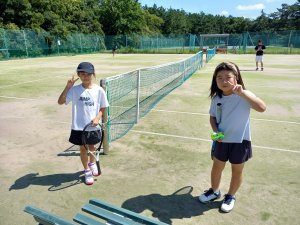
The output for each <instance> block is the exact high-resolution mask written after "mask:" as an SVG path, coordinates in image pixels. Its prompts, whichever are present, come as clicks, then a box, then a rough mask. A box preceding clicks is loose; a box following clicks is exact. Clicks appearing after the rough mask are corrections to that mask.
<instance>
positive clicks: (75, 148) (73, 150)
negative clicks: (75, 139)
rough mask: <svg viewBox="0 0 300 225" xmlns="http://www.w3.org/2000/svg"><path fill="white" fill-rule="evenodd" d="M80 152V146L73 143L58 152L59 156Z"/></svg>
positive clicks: (77, 154)
mask: <svg viewBox="0 0 300 225" xmlns="http://www.w3.org/2000/svg"><path fill="white" fill-rule="evenodd" d="M79 155H80V152H79V149H78V146H76V145H72V146H70V147H69V148H67V149H66V150H64V151H63V152H60V153H58V154H57V156H79Z"/></svg>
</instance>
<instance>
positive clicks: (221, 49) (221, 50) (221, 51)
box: [216, 47, 227, 54]
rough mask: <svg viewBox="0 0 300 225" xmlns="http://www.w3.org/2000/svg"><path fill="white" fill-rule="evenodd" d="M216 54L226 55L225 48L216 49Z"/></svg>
mask: <svg viewBox="0 0 300 225" xmlns="http://www.w3.org/2000/svg"><path fill="white" fill-rule="evenodd" d="M216 50H217V53H224V54H227V48H220V47H219V48H217V49H216Z"/></svg>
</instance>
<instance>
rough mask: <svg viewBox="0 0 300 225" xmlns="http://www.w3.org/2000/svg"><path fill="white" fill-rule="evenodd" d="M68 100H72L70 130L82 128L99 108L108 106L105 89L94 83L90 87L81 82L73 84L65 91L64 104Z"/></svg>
mask: <svg viewBox="0 0 300 225" xmlns="http://www.w3.org/2000/svg"><path fill="white" fill-rule="evenodd" d="M69 102H72V130H83V128H84V127H85V125H87V124H88V123H90V122H91V120H92V119H94V118H95V117H96V116H97V115H98V113H99V111H100V109H101V108H107V107H108V106H109V103H108V101H107V98H106V93H105V91H104V90H103V88H102V87H100V86H98V85H96V84H93V86H92V88H91V89H86V88H84V87H83V86H82V84H79V85H76V86H73V87H72V88H71V89H70V90H69V91H68V93H67V97H66V104H68V103H69Z"/></svg>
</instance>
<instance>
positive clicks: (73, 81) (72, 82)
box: [67, 75, 79, 89]
mask: <svg viewBox="0 0 300 225" xmlns="http://www.w3.org/2000/svg"><path fill="white" fill-rule="evenodd" d="M78 79H79V77H78V78H77V79H75V80H74V75H73V76H72V79H70V80H68V82H67V88H68V89H70V88H71V87H73V85H74V84H75V82H76V81H77V80H78Z"/></svg>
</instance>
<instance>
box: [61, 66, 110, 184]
mask: <svg viewBox="0 0 300 225" xmlns="http://www.w3.org/2000/svg"><path fill="white" fill-rule="evenodd" d="M77 75H78V77H79V78H76V79H74V76H73V77H72V79H70V80H68V82H67V85H66V87H65V88H64V90H63V92H62V93H61V95H60V96H59V98H58V104H60V105H62V104H68V103H69V102H72V130H71V134H70V138H69V141H70V142H71V143H72V144H74V145H79V146H80V159H81V163H82V165H83V168H84V176H85V183H86V184H93V183H94V178H93V175H94V176H98V175H99V171H98V169H97V166H96V164H95V158H94V157H93V156H90V157H89V156H88V154H87V150H86V149H85V147H84V145H83V143H82V139H81V137H82V132H83V129H84V127H85V125H87V124H88V123H90V122H92V125H93V126H97V125H98V124H99V120H101V118H102V115H103V113H104V112H105V109H106V108H107V107H108V101H107V97H106V93H105V91H104V90H103V88H102V87H100V86H98V85H96V84H93V77H94V78H96V75H95V69H94V66H93V65H92V64H91V63H89V62H82V63H80V64H79V65H78V67H77ZM78 79H80V80H81V84H78V85H76V86H74V84H75V82H76V81H77V80H78ZM95 132H100V131H99V130H98V131H95ZM87 141H88V143H87V144H88V145H89V149H90V151H91V152H92V153H95V146H94V145H95V144H97V143H99V142H100V135H98V134H97V133H95V135H94V134H93V133H92V135H91V138H88V140H87Z"/></svg>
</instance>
